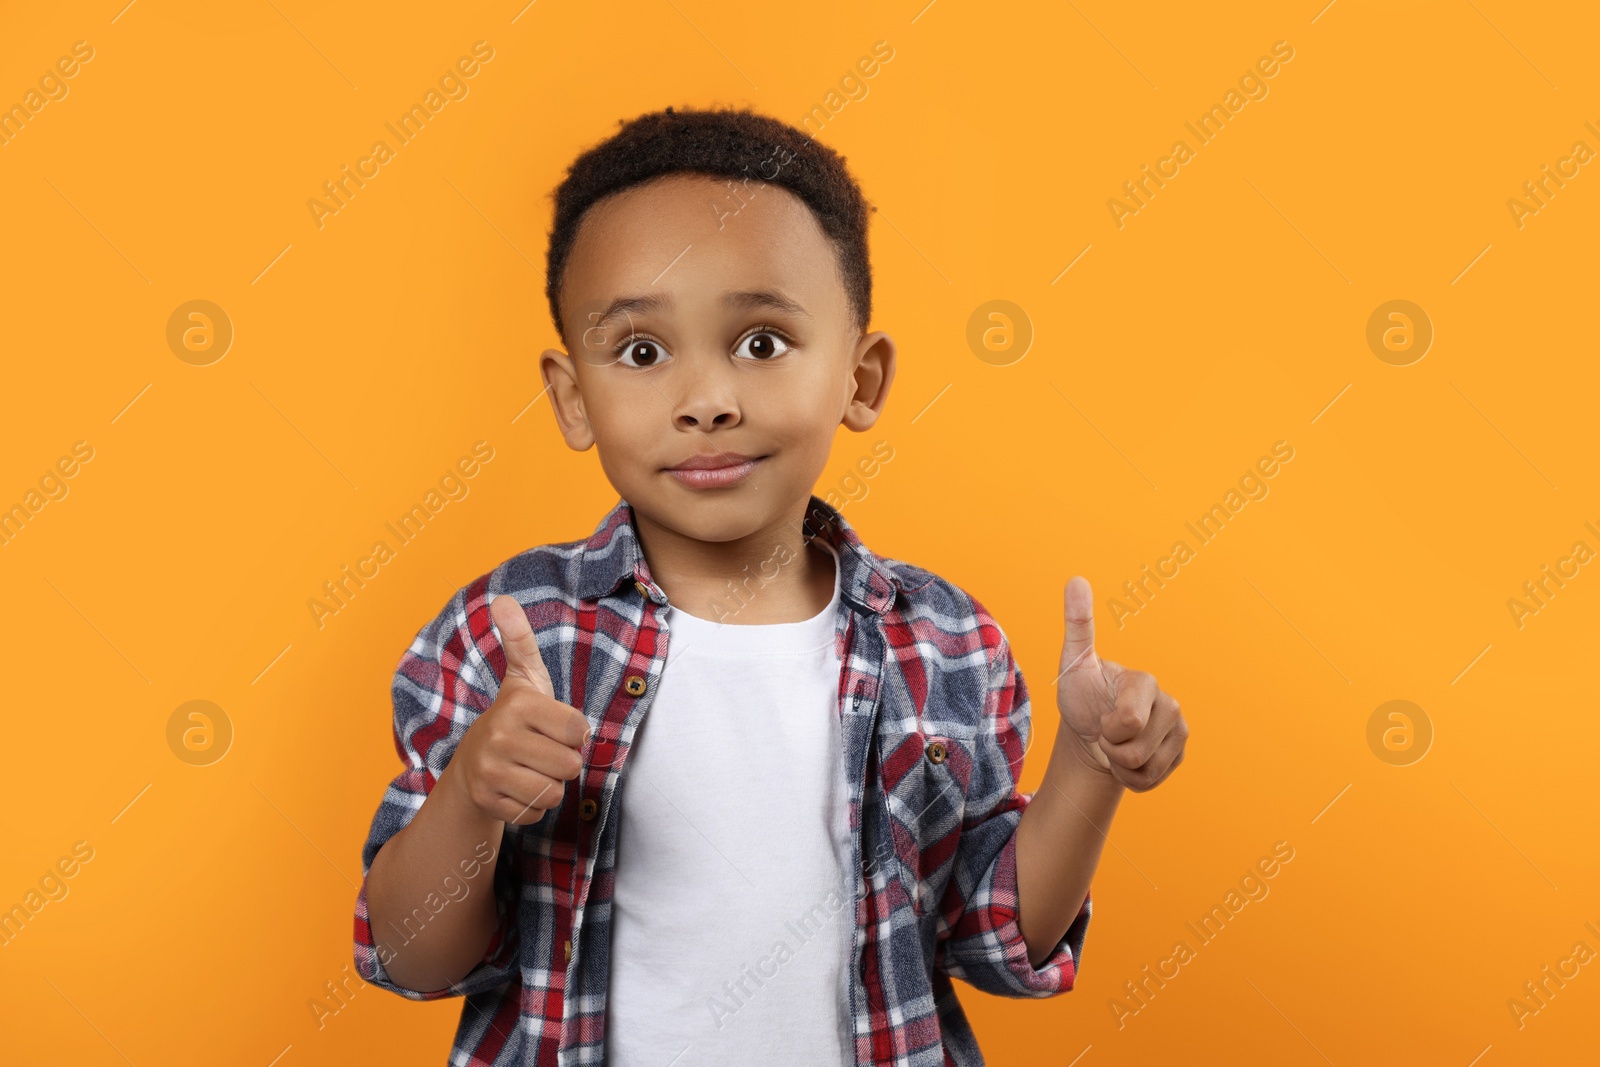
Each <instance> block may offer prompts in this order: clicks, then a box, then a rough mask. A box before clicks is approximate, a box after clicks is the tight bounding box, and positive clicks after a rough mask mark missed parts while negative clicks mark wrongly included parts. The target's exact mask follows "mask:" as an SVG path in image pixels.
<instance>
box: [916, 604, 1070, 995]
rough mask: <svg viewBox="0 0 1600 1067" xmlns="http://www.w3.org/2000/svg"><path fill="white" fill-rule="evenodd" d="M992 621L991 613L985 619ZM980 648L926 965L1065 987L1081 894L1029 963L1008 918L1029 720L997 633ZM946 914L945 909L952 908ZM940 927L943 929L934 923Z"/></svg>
mask: <svg viewBox="0 0 1600 1067" xmlns="http://www.w3.org/2000/svg"><path fill="white" fill-rule="evenodd" d="M991 625H992V621H991ZM995 633H996V635H997V640H996V642H995V643H994V645H993V646H992V647H991V648H990V649H989V651H988V658H989V664H990V666H989V669H988V671H987V676H986V692H985V696H984V705H983V717H982V721H981V722H979V724H978V730H977V734H976V740H975V743H974V752H973V766H972V777H971V780H970V782H969V784H968V787H967V797H966V814H965V817H964V818H963V821H962V831H961V837H960V840H959V841H958V842H957V844H956V855H955V865H954V869H953V870H952V872H951V876H950V882H949V886H948V888H947V889H946V891H945V898H944V901H943V902H942V904H941V912H942V914H943V916H944V917H945V919H946V921H947V922H948V933H947V934H946V935H945V936H944V937H943V939H942V940H940V941H939V942H938V943H937V945H936V947H935V951H934V966H935V968H937V969H939V970H942V971H943V972H944V973H945V974H948V975H950V976H951V977H952V978H960V979H962V980H963V981H965V982H968V983H969V984H971V985H972V986H974V987H976V988H978V989H981V990H982V991H983V992H985V993H991V994H994V995H995V996H1002V997H1049V996H1055V995H1056V994H1059V993H1065V992H1067V991H1068V990H1070V989H1072V986H1073V983H1074V981H1075V980H1076V978H1077V973H1078V967H1079V965H1080V963H1081V961H1082V958H1083V941H1084V935H1085V934H1086V933H1087V932H1088V927H1089V910H1090V909H1089V901H1090V895H1089V894H1086V895H1085V897H1084V901H1083V907H1082V908H1081V909H1079V911H1078V914H1077V916H1076V917H1075V918H1074V919H1073V920H1072V925H1070V926H1069V927H1067V931H1066V933H1064V934H1062V936H1061V940H1060V941H1058V942H1056V945H1055V947H1054V948H1052V949H1051V950H1050V954H1049V955H1048V956H1047V957H1045V959H1044V960H1043V961H1042V962H1041V963H1040V965H1039V966H1038V967H1034V966H1033V965H1032V964H1031V963H1030V962H1029V961H1028V945H1027V942H1026V941H1024V940H1023V937H1022V928H1021V926H1020V924H1019V923H1018V921H1017V915H1018V896H1017V835H1016V829H1017V824H1018V823H1020V822H1021V821H1022V813H1023V811H1024V810H1026V808H1027V806H1028V803H1029V801H1031V800H1032V799H1033V794H1032V793H1020V792H1018V791H1017V788H1016V784H1017V776H1018V775H1020V774H1021V772H1022V757H1023V753H1024V752H1026V751H1027V747H1028V736H1029V733H1030V730H1031V722H1030V718H1031V708H1030V705H1029V698H1028V689H1027V685H1026V684H1025V683H1024V682H1023V679H1022V670H1021V668H1020V667H1019V666H1018V665H1017V663H1016V661H1015V659H1014V658H1013V657H1012V654H1011V646H1010V643H1009V642H1007V641H1006V639H1005V637H1004V635H1003V634H999V631H998V628H996V630H995ZM952 916H954V917H953V918H952ZM941 932H943V931H941Z"/></svg>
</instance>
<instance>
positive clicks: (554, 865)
mask: <svg viewBox="0 0 1600 1067" xmlns="http://www.w3.org/2000/svg"><path fill="white" fill-rule="evenodd" d="M802 532H803V533H804V534H805V535H806V536H808V537H809V536H813V535H815V536H819V537H822V538H823V539H825V540H826V541H827V542H828V543H830V544H831V545H832V546H833V547H834V549H835V550H836V551H837V552H838V558H839V561H840V567H841V572H840V575H839V581H840V608H839V615H838V620H837V626H836V631H835V640H836V642H837V645H836V647H837V649H838V652H839V656H840V660H841V662H842V664H843V669H842V670H841V672H840V677H839V715H840V721H841V724H842V726H843V738H844V752H843V753H842V757H843V759H844V761H845V768H846V772H847V773H846V778H847V779H848V781H849V783H850V794H849V797H850V799H849V803H850V811H849V819H850V830H851V836H852V838H853V841H854V849H853V851H854V861H855V865H854V870H855V878H854V885H855V891H854V896H855V899H854V905H855V907H854V914H855V936H854V950H853V954H852V958H851V959H850V961H849V964H850V974H851V981H850V990H849V1010H848V1013H847V1017H848V1018H850V1019H851V1020H852V1026H853V1034H852V1035H851V1036H852V1037H853V1039H854V1040H853V1046H854V1050H855V1063H856V1064H857V1065H858V1067H864V1065H867V1064H894V1065H898V1067H942V1065H968V1064H981V1063H982V1062H983V1055H982V1053H981V1052H980V1051H979V1049H978V1043H977V1038H976V1037H975V1035H974V1034H973V1031H972V1028H971V1026H970V1025H969V1023H968V1022H967V1019H966V1016H965V1014H964V1012H963V1011H962V1008H961V1004H960V1002H959V1001H958V1000H957V998H956V993H955V989H954V987H953V986H952V983H951V979H952V978H960V979H962V980H963V981H966V982H968V983H970V984H971V985H973V986H975V987H976V988H978V989H981V990H983V991H985V992H988V993H992V994H996V995H999V996H1007V997H1048V996H1053V995H1056V994H1059V993H1063V992H1066V991H1067V990H1070V989H1071V988H1072V986H1073V981H1074V977H1075V975H1076V973H1077V968H1078V965H1079V962H1080V959H1081V955H1082V951H1083V940H1084V934H1085V933H1086V931H1087V928H1088V922H1089V912H1090V904H1089V900H1088V899H1085V900H1084V903H1083V907H1082V909H1081V910H1080V911H1079V913H1078V915H1077V917H1076V918H1075V919H1074V920H1073V922H1072V925H1071V927H1070V928H1069V929H1068V930H1067V932H1066V933H1065V934H1064V935H1063V936H1062V938H1061V940H1060V941H1059V942H1058V943H1057V944H1056V946H1055V947H1054V948H1053V949H1052V950H1051V953H1050V955H1049V957H1048V958H1046V959H1045V960H1044V962H1043V963H1042V964H1041V965H1040V966H1039V967H1037V968H1036V967H1034V966H1033V965H1032V964H1030V963H1029V961H1028V949H1027V945H1026V943H1025V942H1024V941H1023V938H1022V932H1021V930H1020V928H1019V926H1018V923H1017V874H1016V835H1015V830H1016V827H1017V823H1018V822H1019V821H1020V819H1021V817H1022V811H1023V809H1024V808H1025V807H1026V806H1027V804H1028V802H1029V801H1030V800H1031V799H1032V794H1031V793H1020V792H1018V791H1017V789H1016V782H1017V776H1018V774H1019V773H1020V771H1021V769H1022V756H1023V752H1024V751H1025V750H1026V748H1027V742H1028V736H1029V731H1030V722H1029V719H1030V708H1029V699H1028V691H1027V688H1026V686H1025V685H1024V684H1023V680H1022V672H1021V670H1020V669H1019V668H1018V666H1017V664H1016V662H1015V660H1014V659H1013V658H1012V654H1011V647H1010V644H1009V642H1008V641H1007V640H1006V637H1005V635H1004V633H1003V632H1002V631H1001V629H1000V626H999V624H998V623H996V622H995V620H994V619H993V618H992V617H991V616H990V615H989V613H988V612H987V611H986V610H984V608H983V606H982V605H981V604H979V603H978V602H977V600H975V599H974V598H973V597H971V596H970V595H968V594H967V593H966V592H964V591H963V590H961V589H960V588H958V587H957V586H955V585H953V584H951V583H950V582H947V581H945V580H943V579H941V578H939V577H938V576H936V575H934V574H932V573H930V572H928V571H926V570H923V569H921V568H920V567H915V566H913V565H911V564H909V563H904V562H901V561H898V560H893V559H886V558H881V557H879V556H877V555H874V554H873V553H872V552H871V551H869V550H868V549H867V548H866V546H865V545H863V544H862V542H861V538H860V536H859V535H858V534H857V533H856V532H855V530H854V529H853V528H852V527H851V526H850V524H849V523H847V522H846V521H845V520H844V517H843V516H842V515H841V514H840V513H839V511H838V510H837V509H836V508H834V507H832V506H831V505H829V504H827V503H826V502H824V501H823V500H822V499H820V498H819V497H816V496H812V497H811V500H810V505H809V510H808V512H807V516H806V519H805V522H804V526H803V531H802ZM500 595H510V596H513V597H515V598H516V599H517V601H518V602H519V603H521V604H522V605H523V608H524V610H525V611H526V612H527V615H528V621H529V622H530V623H531V624H532V626H533V630H534V633H535V634H536V635H537V638H538V642H539V650H540V652H541V654H542V655H543V658H544V662H545V666H546V668H547V669H548V671H549V673H550V680H551V682H552V683H553V685H554V687H555V696H556V698H557V699H558V700H561V701H563V702H565V703H568V704H571V705H573V706H574V707H576V708H578V709H580V710H582V711H583V712H584V713H585V714H586V715H587V716H588V718H589V722H590V724H591V725H592V726H593V736H592V737H591V738H590V740H589V743H588V745H587V747H586V749H585V750H584V752H583V762H584V769H583V771H582V773H581V774H580V775H579V776H578V778H577V779H575V780H574V781H573V782H571V783H569V784H568V785H567V792H566V795H565V797H564V798H563V800H562V803H561V804H560V806H559V807H556V808H553V809H550V810H549V811H546V812H545V813H544V815H543V817H542V818H540V819H539V821H537V822H535V823H533V824H530V825H525V826H506V827H505V831H504V835H503V838H502V840H501V841H500V843H499V845H500V848H499V852H498V858H497V859H495V861H494V862H495V864H496V866H495V874H494V879H493V884H494V890H495V893H496V896H497V900H498V910H499V915H500V921H499V926H498V928H497V929H496V931H495V933H494V935H493V937H492V938H491V939H490V942H489V946H488V948H487V950H486V951H485V952H484V955H483V958H482V959H481V960H480V961H479V962H478V963H477V964H476V965H475V966H474V967H473V968H472V970H471V971H470V972H468V973H467V974H466V975H465V976H464V977H463V978H462V979H461V980H460V981H459V982H457V983H456V984H454V985H452V986H450V987H449V988H447V989H439V990H434V991H429V992H419V991H416V990H411V989H405V988H403V987H401V986H399V985H396V984H395V983H394V982H393V980H392V979H390V977H389V975H388V974H387V972H386V971H385V970H384V967H383V964H382V962H381V961H380V959H379V957H378V953H377V951H376V949H375V946H374V942H373V934H372V928H371V926H370V924H369V922H368V918H367V889H366V875H367V872H368V871H369V870H370V869H371V867H372V860H373V857H375V856H376V855H377V853H378V850H379V849H380V848H381V847H382V846H383V844H384V842H386V841H388V840H389V838H391V837H393V836H394V835H395V834H396V833H397V832H399V831H400V830H401V829H402V828H404V827H405V826H406V824H407V823H409V822H410V821H411V819H412V817H413V816H414V815H415V814H416V812H417V809H418V808H420V807H421V806H422V803H423V801H424V800H425V799H426V798H427V796H428V793H429V792H430V791H431V790H432V789H433V785H434V783H435V782H436V781H438V778H439V775H440V774H441V773H442V772H443V771H444V768H445V766H446V765H447V764H448V763H449V762H450V758H451V755H452V754H453V753H454V752H455V749H456V745H457V744H458V743H459V742H460V741H461V738H462V736H463V735H464V734H465V733H466V730H467V727H469V726H471V725H472V723H473V720H474V719H476V718H477V717H478V715H480V714H482V713H483V712H484V711H486V710H488V708H489V707H490V705H491V704H492V703H493V702H494V699H495V695H496V693H497V692H498V691H499V685H500V679H501V678H503V677H504V676H505V664H506V657H505V653H504V651H503V650H502V649H501V647H500V642H499V639H498V637H497V636H496V633H495V631H494V629H493V627H492V626H491V623H490V616H489V601H490V600H492V599H493V598H494V597H496V596H500ZM666 609H667V597H666V594H665V593H664V592H663V591H662V590H661V588H660V587H659V586H658V585H656V584H655V582H654V581H653V580H652V578H651V575H650V568H649V566H648V564H647V563H646V561H645V558H644V555H643V552H642V551H641V548H640V543H639V539H638V532H637V529H636V527H635V526H634V525H633V512H632V508H631V506H630V505H629V504H628V503H627V502H626V501H625V500H619V501H618V502H617V504H616V505H615V506H614V507H613V508H612V510H611V511H610V512H609V513H608V514H607V515H606V516H605V518H604V519H603V520H602V521H601V522H600V525H599V526H598V527H596V529H595V531H594V533H593V535H591V536H590V537H589V538H588V539H587V540H583V541H570V542H566V543H563V544H553V545H544V546H541V547H538V548H533V549H529V550H528V551H526V552H523V553H521V554H519V555H517V556H514V557H512V558H511V559H509V560H507V561H506V562H504V563H502V564H501V565H500V566H498V567H496V568H495V569H494V570H492V571H490V572H489V573H487V574H485V575H483V576H481V577H479V578H478V579H476V580H475V581H473V582H471V583H469V584H468V585H466V586H465V587H463V588H462V589H460V590H458V591H457V592H456V594H455V595H454V596H453V597H452V598H451V599H450V602H449V603H448V604H446V605H445V607H444V610H443V611H441V612H440V613H439V615H438V616H437V617H436V618H434V619H433V620H432V621H431V622H429V623H428V624H427V625H426V626H424V627H423V628H422V630H421V631H420V632H419V633H418V634H417V636H416V639H415V640H414V641H413V642H412V644H411V646H410V648H408V649H407V650H406V652H405V654H404V656H403V657H402V658H401V661H400V665H399V668H398V670H397V671H396V673H395V676H394V684H393V698H394V732H395V747H396V749H397V750H398V751H399V754H400V758H401V760H402V762H403V763H404V764H405V769H404V770H403V771H402V772H401V773H400V774H399V775H398V776H397V777H396V778H395V779H394V780H393V782H391V783H390V784H389V786H388V789H387V791H386V792H385V794H384V796H383V800H382V803H381V805H380V806H379V808H378V811H377V814H376V816H375V817H374V818H373V821H372V829H371V833H370V834H369V836H368V838H367V841H366V844H365V846H364V847H363V849H362V856H361V867H362V888H361V891H360V894H359V896H358V897H357V900H356V912H355V963H356V968H357V970H358V972H359V973H360V974H361V976H362V977H363V978H365V979H366V980H367V981H368V982H371V983H373V984H374V985H378V986H382V987H383V988H385V989H389V990H391V991H393V992H395V993H398V994H400V995H401V996H403V997H407V998H409V999H412V1000H434V999H437V998H439V997H449V996H461V997H465V998H466V999H465V1003H464V1005H463V1007H462V1012H461V1021H460V1024H459V1027H458V1028H457V1031H456V1036H455V1044H454V1049H453V1052H452V1055H451V1057H450V1061H449V1062H450V1063H452V1064H454V1065H456V1067H473V1065H482V1067H488V1065H491V1064H492V1065H496V1067H502V1065H511V1064H536V1065H538V1067H557V1065H560V1067H576V1065H578V1064H600V1063H603V1062H604V1053H605V1027H606V991H607V985H608V978H609V964H610V955H611V908H610V900H611V891H612V886H613V881H614V872H615V869H616V864H617V822H618V820H617V812H616V811H615V810H614V809H615V807H616V803H617V790H618V788H619V786H620V784H621V777H622V774H623V772H624V770H625V768H626V766H627V761H628V751H629V747H630V745H631V744H632V742H633V739H634V737H635V735H636V733H637V731H638V729H639V726H640V723H641V722H642V721H643V718H644V716H645V714H646V713H647V712H648V710H649V706H650V701H651V697H652V696H653V695H654V693H655V689H656V686H657V684H658V683H659V682H660V680H661V675H662V670H663V668H664V667H665V665H666V657H667V641H668V631H667V630H666V629H664V628H663V627H662V624H661V620H662V616H663V615H664V614H665V612H666ZM774 829H775V830H780V829H781V828H779V827H774ZM481 854H482V855H483V856H485V857H487V856H488V855H489V852H488V849H487V848H484V849H483V850H481ZM485 862H487V859H486V860H485ZM707 904H708V907H707V915H708V923H710V922H711V921H712V920H711V919H710V918H709V917H710V916H711V915H713V914H714V913H715V902H711V901H708V902H707ZM442 906H446V905H445V904H443V903H442V904H441V907H442ZM434 910H435V911H437V910H439V909H434ZM427 918H428V915H427V913H426V912H424V913H422V914H421V915H419V916H418V919H419V920H420V921H423V922H425V921H426V919H427ZM684 948H685V951H692V950H693V946H685V947H684ZM841 992H842V991H841ZM663 1051H664V1052H670V1050H663Z"/></svg>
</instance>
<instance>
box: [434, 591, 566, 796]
mask: <svg viewBox="0 0 1600 1067" xmlns="http://www.w3.org/2000/svg"><path fill="white" fill-rule="evenodd" d="M489 617H490V618H491V619H493V620H494V624H495V627H496V628H497V629H498V630H499V631H500V646H501V647H502V648H504V649H505V653H506V673H505V677H504V678H502V679H501V681H500V692H499V694H498V695H497V696H496V697H495V701H494V703H493V704H492V705H490V707H489V710H488V711H485V712H484V713H483V714H481V715H479V716H478V718H477V719H475V720H473V723H472V725H471V726H470V727H468V728H467V732H466V734H465V736H463V737H462V739H461V742H460V744H459V745H457V746H456V751H455V755H454V756H453V757H452V758H451V761H450V765H449V767H447V768H446V772H447V773H448V772H452V771H456V770H457V769H458V768H459V774H460V776H461V777H460V782H459V784H460V785H461V786H463V787H464V789H465V791H466V795H467V797H468V799H469V800H470V801H471V802H472V804H473V805H474V806H475V807H477V808H478V809H479V810H480V811H482V812H484V814H486V815H488V816H490V817H491V818H494V819H498V820H500V821H501V822H506V823H510V824H512V825H518V824H523V823H532V822H537V821H539V819H541V818H543V817H544V813H545V811H546V810H547V809H550V808H554V807H556V806H558V805H559V804H560V803H561V800H562V797H563V796H564V795H565V793H566V783H567V782H570V781H572V780H573V779H574V778H576V777H578V775H579V774H580V773H582V771H583V756H582V749H583V746H584V744H585V743H586V742H587V741H588V739H589V720H588V719H587V718H585V717H584V714H583V713H582V712H581V711H579V710H578V709H577V708H575V707H573V706H572V705H570V704H563V703H561V702H560V701H559V700H557V699H556V698H555V686H553V685H552V684H551V683H550V674H549V672H548V671H546V670H545V666H544V659H543V657H541V656H540V654H539V643H538V641H537V640H536V639H535V638H534V634H533V628H532V627H531V626H529V625H528V616H527V614H526V613H525V612H524V611H523V609H522V605H520V604H518V603H517V601H516V599H515V598H513V597H510V596H506V595H504V594H502V595H500V596H497V597H495V598H494V599H493V600H492V601H490V602H489Z"/></svg>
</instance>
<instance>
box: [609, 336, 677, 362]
mask: <svg viewBox="0 0 1600 1067" xmlns="http://www.w3.org/2000/svg"><path fill="white" fill-rule="evenodd" d="M665 354H666V353H665V351H664V350H663V349H662V348H661V346H660V345H658V344H656V342H654V341H647V340H645V339H643V338H635V339H633V340H629V341H624V342H623V343H622V345H621V347H620V348H619V349H618V350H617V358H618V359H619V360H620V361H621V362H622V365H623V366H625V367H639V368H643V367H654V366H656V365H657V364H659V363H662V362H665V361H664V360H663V359H662V357H663V356H664V355H665Z"/></svg>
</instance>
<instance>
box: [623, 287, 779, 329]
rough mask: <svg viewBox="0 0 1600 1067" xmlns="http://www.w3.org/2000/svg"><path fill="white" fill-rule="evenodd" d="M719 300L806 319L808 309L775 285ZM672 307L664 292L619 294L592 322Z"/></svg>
mask: <svg viewBox="0 0 1600 1067" xmlns="http://www.w3.org/2000/svg"><path fill="white" fill-rule="evenodd" d="M722 302H723V304H724V305H726V306H727V307H729V308H731V309H737V310H741V311H745V310H751V309H754V308H770V309H772V310H773V311H783V312H787V313H789V314H791V315H799V316H801V317H803V318H807V319H809V318H810V317H811V313H810V312H809V311H807V310H806V309H805V308H803V307H801V306H800V304H798V303H796V302H795V301H793V300H791V299H789V298H788V297H786V296H784V295H783V294H782V293H780V292H778V291H777V290H776V289H738V290H735V291H733V292H730V293H725V294H723V297H722ZM671 310H672V297H670V296H668V295H667V294H666V293H647V294H645V295H643V296H621V297H618V298H617V299H615V300H613V301H612V302H611V305H610V306H609V307H607V308H606V312H605V314H604V315H601V316H600V317H599V318H598V319H596V320H595V323H594V325H595V326H603V325H605V324H606V323H608V322H610V321H611V320H612V319H614V318H616V317H617V316H619V315H631V314H633V313H635V312H641V313H642V312H650V311H658V312H666V311H671Z"/></svg>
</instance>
